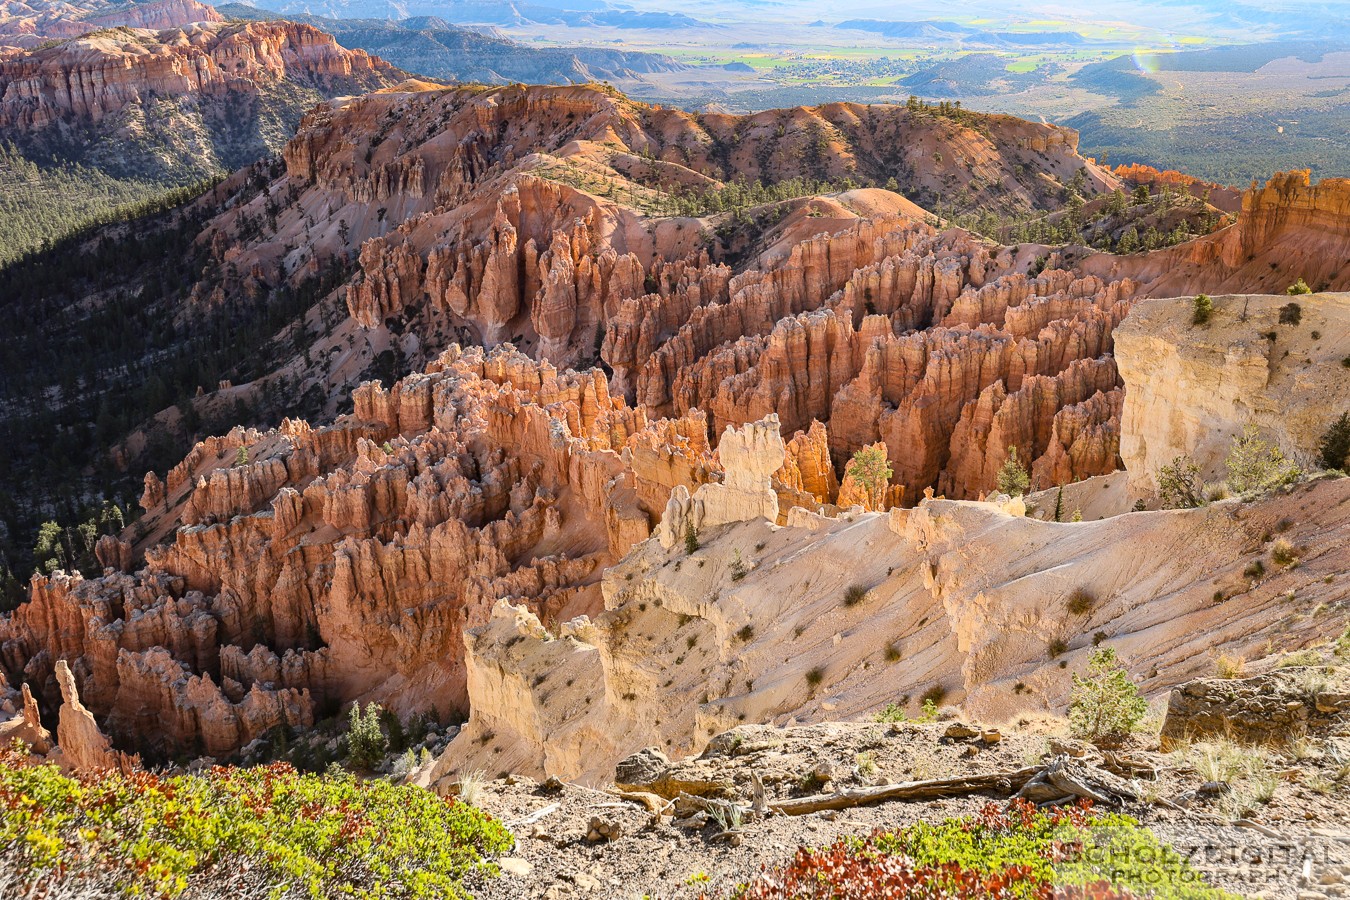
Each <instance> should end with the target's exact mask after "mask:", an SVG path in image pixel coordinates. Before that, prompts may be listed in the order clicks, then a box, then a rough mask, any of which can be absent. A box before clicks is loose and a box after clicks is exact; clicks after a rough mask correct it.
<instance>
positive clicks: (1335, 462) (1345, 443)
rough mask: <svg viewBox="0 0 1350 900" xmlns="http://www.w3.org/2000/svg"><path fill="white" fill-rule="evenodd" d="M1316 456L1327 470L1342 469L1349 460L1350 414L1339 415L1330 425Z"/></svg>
mask: <svg viewBox="0 0 1350 900" xmlns="http://www.w3.org/2000/svg"><path fill="white" fill-rule="evenodd" d="M1317 454H1318V456H1319V457H1320V459H1321V462H1322V466H1323V467H1324V468H1327V469H1344V468H1345V467H1346V460H1347V459H1350V413H1341V415H1340V417H1339V418H1338V419H1336V421H1334V422H1332V423H1331V427H1330V428H1328V429H1327V432H1326V434H1324V435H1322V440H1321V442H1320V443H1319V444H1318V446H1317Z"/></svg>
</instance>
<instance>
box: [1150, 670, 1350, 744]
mask: <svg viewBox="0 0 1350 900" xmlns="http://www.w3.org/2000/svg"><path fill="white" fill-rule="evenodd" d="M1301 674H1302V673H1301V672H1300V670H1298V669H1285V670H1282V671H1279V672H1273V673H1270V674H1267V675H1257V676H1254V677H1252V678H1242V679H1221V678H1205V679H1201V680H1198V681H1193V682H1190V683H1188V684H1184V685H1182V686H1180V687H1178V688H1176V689H1174V690H1173V691H1172V693H1171V696H1170V697H1169V698H1168V701H1167V716H1166V718H1164V719H1163V727H1162V734H1161V735H1160V739H1161V742H1162V748H1163V750H1170V749H1173V748H1175V747H1177V746H1184V745H1186V744H1189V743H1190V742H1192V741H1204V740H1224V741H1234V742H1236V743H1239V744H1265V745H1268V746H1275V747H1282V746H1285V745H1287V744H1289V743H1290V742H1291V741H1294V740H1297V739H1298V738H1300V737H1302V736H1304V735H1306V734H1308V733H1309V732H1317V731H1321V730H1325V729H1327V728H1331V727H1334V726H1337V725H1340V724H1342V723H1343V722H1345V720H1346V716H1347V714H1350V693H1345V692H1343V691H1336V690H1332V689H1330V688H1328V687H1323V688H1322V689H1319V688H1318V687H1316V686H1310V682H1309V681H1306V680H1301V677H1300V676H1301ZM1314 674H1315V672H1314ZM1317 680H1318V679H1317V678H1313V679H1312V681H1317ZM1325 683H1326V682H1325V680H1323V684H1324V685H1325Z"/></svg>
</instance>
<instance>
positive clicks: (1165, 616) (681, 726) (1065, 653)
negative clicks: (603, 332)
mask: <svg viewBox="0 0 1350 900" xmlns="http://www.w3.org/2000/svg"><path fill="white" fill-rule="evenodd" d="M734 464H735V461H734V460H733V465H734ZM760 468H761V469H762V468H763V466H761V467H760ZM707 491H708V488H706V487H705V488H703V489H701V490H700V491H699V492H698V493H696V494H695V495H694V497H693V502H686V503H684V504H681V505H679V508H676V507H677V504H676V503H675V501H674V500H672V510H671V513H673V514H674V516H675V520H676V523H675V527H673V528H671V529H670V530H678V528H679V524H680V522H682V521H684V519H683V517H685V516H687V515H688V514H689V512H690V510H691V509H697V508H698V507H699V506H700V505H701V504H700V503H699V500H700V497H699V495H700V494H702V495H704V496H703V498H702V499H703V501H704V502H705V503H706V501H707V499H708V496H707V494H706V492H707ZM1347 500H1350V480H1347V479H1340V480H1336V481H1323V482H1316V483H1312V484H1306V485H1303V486H1301V487H1299V488H1297V489H1296V490H1294V491H1293V492H1292V493H1290V494H1288V495H1278V496H1271V497H1268V498H1266V499H1264V500H1262V501H1260V502H1258V503H1255V504H1242V503H1239V502H1237V501H1225V502H1221V503H1217V504H1214V505H1211V506H1209V507H1207V508H1204V509H1196V510H1184V511H1182V510H1176V511H1163V512H1140V513H1132V514H1129V515H1121V516H1115V517H1113V518H1107V519H1104V520H1101V521H1091V522H1076V523H1055V522H1041V521H1037V520H1035V519H1030V518H1027V517H1025V516H1023V515H1022V514H1021V509H1020V504H1009V505H1007V506H1003V505H999V504H995V503H984V502H969V501H949V500H935V499H926V500H923V501H921V502H920V504H919V505H918V506H917V507H915V508H912V509H892V510H891V511H890V512H889V513H885V514H882V513H867V512H862V511H861V510H854V511H852V512H849V513H846V514H844V515H842V516H838V517H833V518H831V517H823V516H817V515H815V514H811V513H807V512H805V511H804V510H801V509H797V510H794V511H793V512H792V513H790V514H789V516H788V524H787V525H786V527H780V526H776V525H774V524H773V523H772V522H771V521H770V520H769V519H768V518H766V517H763V516H755V515H751V514H749V513H748V512H747V513H746V514H745V516H744V520H743V521H740V522H736V523H732V524H724V525H722V526H720V527H714V526H709V525H706V524H705V525H704V527H702V528H701V530H700V531H699V532H698V534H699V539H700V543H701V546H700V547H699V549H698V550H696V551H695V552H693V553H692V554H691V553H688V552H687V550H686V548H685V546H684V544H683V543H682V542H667V541H664V540H663V541H657V540H655V539H653V540H650V541H647V542H644V543H643V544H640V545H639V546H637V547H636V548H634V550H633V552H632V553H631V554H630V555H629V556H628V557H626V558H625V559H624V560H623V561H622V562H620V563H619V564H618V565H617V566H615V567H613V568H611V569H610V570H609V571H608V572H607V573H606V574H605V578H604V584H603V587H604V596H605V611H604V612H603V613H601V614H599V615H598V616H594V617H590V618H581V619H576V620H573V621H571V622H568V623H565V624H563V625H562V626H561V628H560V629H558V628H553V629H550V630H546V629H545V628H544V627H543V626H542V625H541V623H540V622H539V620H538V619H537V618H536V617H535V616H534V615H533V614H532V613H530V611H529V610H528V609H526V608H524V607H522V606H521V605H519V604H514V605H513V604H512V603H510V602H508V601H500V602H499V603H498V604H497V605H496V606H495V608H494V609H493V612H492V615H491V618H490V619H489V621H488V622H487V623H486V624H485V625H483V626H482V627H480V628H477V629H473V630H472V631H470V632H469V633H468V634H467V635H466V638H465V640H466V652H467V656H466V660H467V666H468V684H469V695H470V709H471V714H470V718H469V721H468V723H467V724H466V726H465V728H464V729H463V730H462V731H461V732H460V734H459V735H458V737H456V739H455V740H454V741H453V742H452V743H451V744H450V746H449V748H448V749H447V751H446V753H445V754H444V756H443V757H442V758H441V759H440V761H439V762H438V764H437V767H436V769H435V771H434V772H433V773H432V780H433V782H436V781H443V782H446V783H448V782H450V781H452V780H453V779H454V778H455V776H456V775H457V773H460V772H465V771H472V770H475V769H483V770H487V771H501V770H509V771H516V772H525V773H529V774H534V775H538V776H543V775H545V774H552V775H558V776H560V777H563V778H571V779H582V780H590V781H596V782H607V781H609V780H610V779H612V777H613V771H614V764H615V763H616V762H617V761H618V759H620V758H622V757H623V756H625V755H626V754H628V753H631V752H633V751H634V750H635V749H637V748H640V747H644V746H657V747H660V748H662V749H663V750H664V751H665V752H666V753H667V754H669V755H670V756H672V757H676V756H681V755H685V754H691V753H695V752H697V751H699V750H700V749H702V747H703V746H704V745H705V744H706V742H707V741H708V739H709V738H710V737H711V736H712V735H714V734H717V733H720V732H722V731H725V730H726V729H729V728H734V727H735V726H736V725H738V724H741V723H745V722H757V723H772V724H776V725H787V724H792V723H796V722H814V721H823V720H840V719H850V718H855V717H860V716H864V715H867V714H869V713H870V712H872V711H874V710H876V709H879V708H881V707H884V706H885V705H886V704H888V703H892V702H895V703H899V704H900V705H901V706H904V707H907V708H909V709H910V710H911V712H914V711H917V708H918V706H919V704H920V699H921V698H922V697H923V696H924V695H925V694H928V695H929V696H938V695H939V694H938V693H930V692H940V695H941V696H943V697H945V699H946V702H950V703H957V704H959V705H960V706H961V707H962V709H963V710H965V711H966V712H967V713H969V714H972V715H976V716H982V717H985V718H986V719H987V720H993V721H997V720H999V719H1002V718H1006V717H1009V716H1013V715H1020V714H1025V713H1027V712H1028V711H1037V710H1043V711H1049V712H1055V713H1058V712H1060V711H1061V710H1062V709H1063V708H1064V706H1065V704H1066V703H1067V700H1068V692H1069V687H1070V673H1071V672H1073V671H1081V670H1082V668H1083V665H1084V663H1085V660H1086V657H1087V655H1088V654H1089V653H1090V651H1091V650H1092V648H1094V647H1096V646H1100V645H1106V646H1111V647H1114V648H1116V649H1117V650H1118V651H1119V653H1120V655H1121V657H1122V658H1123V659H1125V660H1127V661H1128V664H1129V667H1130V670H1131V672H1132V674H1133V675H1134V676H1135V678H1136V680H1137V681H1138V682H1139V684H1140V687H1141V688H1142V689H1143V691H1144V692H1145V693H1146V694H1147V695H1149V696H1158V695H1161V694H1163V693H1165V692H1166V691H1167V690H1169V689H1170V688H1171V687H1172V686H1174V685H1177V684H1179V683H1181V682H1185V681H1187V680H1189V679H1192V678H1195V677H1199V676H1202V675H1204V674H1207V673H1209V672H1211V671H1212V669H1213V659H1214V657H1215V656H1216V655H1217V654H1219V653H1221V652H1228V653H1233V654H1237V655H1252V656H1259V655H1261V654H1262V653H1264V652H1265V646H1266V643H1267V641H1269V640H1272V639H1276V640H1278V642H1279V645H1280V646H1281V647H1283V648H1286V649H1292V648H1295V647H1299V646H1303V645H1306V644H1309V643H1313V642H1316V641H1318V640H1319V639H1320V637H1321V636H1322V635H1325V634H1326V633H1329V632H1335V631H1338V630H1340V629H1341V628H1343V627H1344V626H1345V624H1346V621H1347V616H1350V612H1347V610H1346V608H1345V605H1344V603H1343V601H1344V593H1345V592H1344V587H1343V586H1342V585H1340V584H1339V581H1340V579H1341V577H1342V576H1341V573H1342V572H1343V571H1344V568H1345V566H1346V565H1347V563H1350V556H1348V555H1347V554H1350V542H1347V541H1346V540H1345V539H1344V538H1345V536H1346V534H1347V533H1350V518H1348V517H1347V512H1346V508H1347V505H1346V502H1345V501H1347ZM686 501H688V498H686ZM1014 507H1016V508H1014ZM669 514H670V513H668V515H669ZM1281 520H1283V521H1284V522H1286V523H1288V522H1293V523H1295V524H1293V525H1292V526H1291V530H1290V531H1289V532H1288V533H1286V535H1285V538H1286V539H1287V540H1289V541H1290V542H1292V543H1293V544H1295V545H1296V546H1298V547H1299V548H1300V550H1299V553H1300V555H1301V559H1300V563H1299V565H1298V566H1297V567H1281V566H1277V565H1275V564H1274V563H1271V562H1270V561H1269V560H1267V563H1268V564H1269V567H1270V568H1269V574H1265V575H1262V576H1259V577H1252V576H1251V574H1250V572H1249V571H1248V570H1247V567H1248V565H1249V564H1250V562H1251V560H1252V559H1253V558H1260V557H1263V556H1265V555H1266V554H1267V552H1268V549H1269V540H1270V535H1271V533H1272V529H1273V528H1274V526H1275V523H1277V522H1280V521H1281ZM705 522H706V520H705ZM666 530H667V525H666V524H665V523H664V522H663V524H662V533H663V534H664V533H665V531H666ZM1177 546H1184V547H1186V552H1185V553H1175V552H1171V550H1170V549H1169V548H1175V547H1177ZM852 586H857V587H859V588H862V589H865V590H866V595H865V596H864V598H863V599H862V600H861V601H859V602H850V601H849V599H848V591H849V588H850V587H852ZM1075 591H1083V592H1086V595H1087V596H1088V597H1090V599H1091V603H1090V609H1088V610H1087V611H1086V612H1081V611H1080V612H1070V611H1069V606H1068V598H1069V597H1070V595H1071V594H1073V593H1074V592H1075ZM1322 604H1326V605H1325V606H1323V605H1322ZM1076 608H1077V607H1075V609H1076ZM1314 609H1316V610H1320V611H1321V612H1319V614H1318V615H1319V617H1320V618H1315V617H1314V616H1312V615H1311V611H1313V610H1314ZM1277 636H1278V637H1277ZM1059 642H1062V644H1063V649H1062V651H1061V650H1060V649H1059Z"/></svg>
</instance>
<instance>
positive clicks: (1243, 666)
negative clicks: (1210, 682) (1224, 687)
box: [1214, 653, 1247, 678]
mask: <svg viewBox="0 0 1350 900" xmlns="http://www.w3.org/2000/svg"><path fill="white" fill-rule="evenodd" d="M1246 671H1247V661H1246V660H1245V659H1243V658H1242V657H1241V656H1238V655H1236V654H1233V653H1220V654H1219V658H1218V659H1216V660H1214V674H1215V675H1217V676H1219V677H1220V678H1241V677H1242V675H1243V673H1245V672H1246Z"/></svg>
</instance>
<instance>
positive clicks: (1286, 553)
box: [1270, 538, 1298, 566]
mask: <svg viewBox="0 0 1350 900" xmlns="http://www.w3.org/2000/svg"><path fill="white" fill-rule="evenodd" d="M1270 558H1271V560H1272V561H1273V562H1274V563H1275V564H1276V565H1278V566H1292V565H1293V564H1294V563H1296V562H1298V549H1297V548H1296V547H1295V546H1294V545H1293V544H1291V543H1289V542H1288V541H1286V540H1285V539H1284V538H1280V539H1279V540H1278V541H1276V542H1275V544H1274V545H1273V546H1272V547H1271V548H1270Z"/></svg>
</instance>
